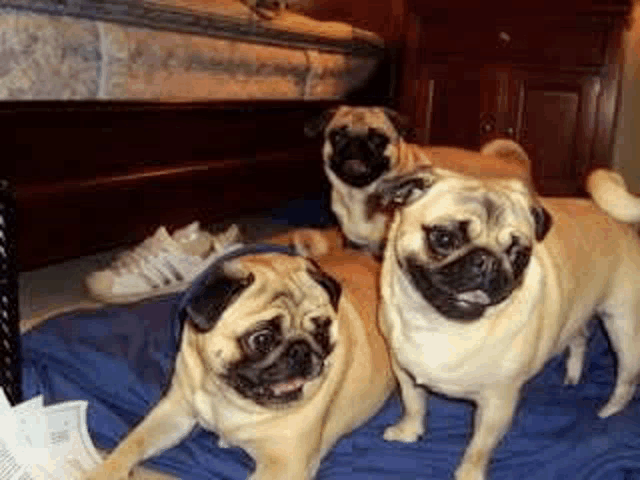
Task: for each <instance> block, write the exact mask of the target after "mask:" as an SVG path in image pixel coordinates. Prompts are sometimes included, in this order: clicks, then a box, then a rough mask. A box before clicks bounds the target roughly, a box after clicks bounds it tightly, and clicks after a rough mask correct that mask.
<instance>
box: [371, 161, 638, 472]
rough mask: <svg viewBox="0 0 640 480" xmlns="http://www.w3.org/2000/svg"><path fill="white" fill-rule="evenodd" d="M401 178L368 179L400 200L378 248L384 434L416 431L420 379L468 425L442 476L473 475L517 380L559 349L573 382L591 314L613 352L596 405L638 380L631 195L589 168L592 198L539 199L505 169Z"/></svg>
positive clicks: (504, 420) (610, 406)
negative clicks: (387, 373) (388, 392)
mask: <svg viewBox="0 0 640 480" xmlns="http://www.w3.org/2000/svg"><path fill="white" fill-rule="evenodd" d="M413 180H414V181H413V183H411V182H408V181H407V179H406V178H399V179H388V180H385V181H384V182H382V183H381V184H380V185H379V190H380V192H379V193H380V195H381V196H382V197H383V198H384V199H386V200H387V201H388V202H391V203H395V204H397V205H401V206H402V207H403V208H401V209H399V210H398V211H397V212H396V214H395V217H394V220H393V223H392V225H391V227H390V231H389V237H388V243H387V247H386V250H385V254H384V260H383V266H382V274H381V296H382V303H381V307H380V324H381V329H382V331H383V334H384V335H385V336H386V338H387V340H388V343H389V345H390V348H391V351H392V363H393V368H394V372H395V374H396V376H397V378H398V380H399V383H400V389H401V397H402V402H403V405H404V415H403V417H402V418H401V419H400V420H399V422H398V423H396V424H395V425H393V426H390V427H389V428H387V430H386V431H385V433H384V437H385V439H386V440H390V441H400V442H414V441H416V440H417V439H418V438H419V437H420V436H421V435H422V434H423V433H424V431H425V414H426V409H427V403H426V402H427V390H426V389H425V387H428V388H429V389H430V390H432V391H434V392H439V393H442V394H445V395H448V396H451V397H457V398H462V399H467V400H471V401H473V402H474V403H475V404H476V411H475V418H474V423H473V429H474V430H473V435H472V437H471V441H470V443H469V445H468V447H467V449H466V451H465V453H464V456H463V458H462V461H461V463H460V464H459V466H458V467H457V469H456V472H455V478H456V479H457V480H482V479H484V478H486V470H487V466H488V463H489V459H490V455H491V452H492V451H493V449H494V448H495V447H496V445H497V444H498V442H499V441H500V439H501V438H502V436H503V435H504V434H505V432H506V431H507V429H508V428H509V425H510V423H511V419H512V417H513V414H514V410H515V408H516V405H517V403H518V399H519V393H520V388H521V387H522V386H523V385H524V384H525V382H527V381H528V380H529V379H530V378H532V377H533V376H534V375H535V374H536V373H538V372H539V371H540V370H541V369H542V368H543V366H544V365H545V363H546V362H547V361H548V360H549V359H550V358H551V357H552V356H554V355H557V354H559V353H561V352H563V351H565V349H567V350H568V360H567V369H566V378H565V383H567V384H575V383H577V382H578V381H579V379H580V376H581V371H582V363H583V359H584V356H585V350H586V346H587V334H588V332H587V331H586V328H587V323H588V320H589V319H590V318H591V317H592V316H593V315H594V314H598V315H599V316H600V317H601V318H602V320H603V324H604V327H605V329H606V330H607V333H608V335H609V338H610V340H611V345H612V347H613V350H614V351H615V353H616V355H617V359H618V370H617V379H616V384H615V388H614V390H613V393H612V395H611V397H610V398H609V401H608V402H607V403H606V405H604V406H603V407H602V408H601V409H600V411H599V413H598V415H599V416H600V417H601V418H604V417H608V416H609V415H612V414H615V413H617V412H619V411H620V410H621V409H623V408H624V407H625V406H626V405H627V404H628V402H629V401H630V400H631V398H632V396H633V394H634V391H635V387H636V383H637V382H638V379H639V378H640V242H639V240H638V237H637V235H636V233H635V231H634V229H633V228H632V227H631V226H630V225H627V224H624V223H622V222H620V221H618V220H626V221H638V220H640V200H639V199H637V198H634V197H632V196H631V195H630V194H629V193H628V192H627V191H626V189H625V187H624V183H623V182H622V181H621V178H620V177H619V176H617V175H615V174H612V173H611V172H606V171H598V172H595V173H594V174H593V175H592V176H591V177H590V179H589V183H588V185H589V189H590V191H592V192H593V195H594V198H595V199H596V201H597V202H598V204H595V203H594V202H592V201H590V200H587V199H570V198H562V199H555V198H539V197H537V196H536V195H535V194H534V193H533V192H532V191H531V189H530V188H529V187H528V186H527V185H526V184H525V183H523V182H522V181H521V180H519V179H507V178H487V177H485V178H474V177H471V176H463V175H458V174H454V173H451V172H445V171H439V172H437V171H435V170H432V171H428V170H423V171H422V172H418V173H416V175H415V178H413ZM600 207H601V208H602V209H603V210H605V211H607V212H609V213H610V214H611V215H614V216H615V217H616V218H617V219H618V220H616V219H615V218H613V217H612V216H610V215H608V214H607V213H605V212H604V211H603V210H601V208H600Z"/></svg>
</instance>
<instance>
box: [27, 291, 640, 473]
mask: <svg viewBox="0 0 640 480" xmlns="http://www.w3.org/2000/svg"><path fill="white" fill-rule="evenodd" d="M178 300H179V295H173V296H170V297H165V298H162V299H156V300H153V301H149V302H147V303H144V304H137V305H133V306H128V307H110V308H104V309H101V310H98V311H92V312H77V313H74V314H69V315H63V316H60V317H57V318H54V319H51V320H49V321H48V322H47V323H45V324H44V325H43V326H41V327H40V328H38V329H36V330H34V331H32V332H29V333H27V334H25V335H24V336H23V355H24V391H25V397H26V398H30V397H32V396H34V395H37V394H43V395H44V396H45V401H46V402H47V403H51V402H56V401H61V400H67V399H87V400H89V402H90V404H89V410H88V425H89V429H90V432H91V436H92V438H93V439H94V442H95V443H96V445H97V446H99V447H101V448H112V447H113V446H114V445H115V444H116V443H117V441H118V440H119V439H121V438H122V437H123V435H124V434H125V432H126V431H127V430H128V428H129V427H131V426H132V425H134V424H135V423H136V422H138V421H139V420H140V419H141V418H142V417H143V416H144V414H145V413H146V412H147V411H148V410H149V408H150V407H151V406H152V405H153V404H154V402H156V401H157V399H158V398H159V396H160V395H161V392H162V388H163V387H164V385H165V384H166V382H167V379H168V372H169V371H170V365H171V361H172V358H173V356H174V354H175V351H176V347H177V340H178V328H177V327H178V326H177V325H176V323H175V322H174V320H173V313H174V310H175V309H176V306H177V303H178ZM589 352H590V355H589V357H588V359H587V365H586V368H585V375H584V377H583V381H582V382H581V384H580V385H578V386H576V387H565V386H563V385H562V380H563V375H564V361H563V359H561V358H556V359H553V360H552V361H551V362H550V363H549V364H548V366H547V368H546V369H545V370H544V371H543V372H542V373H541V374H540V375H539V376H537V377H536V378H534V379H533V380H532V381H531V382H530V383H529V384H528V385H527V388H526V390H525V391H524V392H523V400H522V402H521V405H520V408H519V409H518V412H517V415H516V418H515V421H514V424H513V427H512V428H511V430H510V431H509V433H508V434H507V436H506V437H505V439H504V441H503V442H502V444H501V445H500V447H499V448H498V449H497V450H496V451H495V454H494V457H493V461H492V464H491V469H490V478H491V479H495V480H498V479H504V480H506V479H519V478H527V479H539V480H549V479H576V480H577V479H590V480H595V479H602V480H631V479H640V402H639V401H638V397H637V396H636V399H635V400H634V402H633V403H632V404H631V405H630V406H629V407H628V408H627V409H625V410H624V411H623V412H622V413H621V414H619V415H616V416H614V417H611V418H609V419H606V420H600V419H598V418H597V416H596V411H597V409H598V407H599V406H601V405H602V404H603V403H604V402H605V400H606V398H607V395H608V394H609V392H610V390H611V388H612V382H613V373H614V361H613V357H612V354H611V352H610V351H609V350H608V345H607V342H606V340H605V338H604V335H603V334H602V331H601V330H600V328H599V327H598V328H596V329H595V332H594V334H593V336H592V338H591V340H590V349H589ZM400 413H401V409H400V403H399V400H398V398H397V396H395V395H394V396H393V397H392V398H391V399H390V400H389V402H387V404H386V405H385V407H384V408H383V409H382V411H381V412H379V414H378V415H376V416H375V417H374V418H373V419H371V420H370V421H369V422H368V423H367V424H366V425H364V426H363V427H361V428H359V429H358V430H357V431H355V432H353V433H352V434H351V435H349V436H347V437H346V438H344V439H343V440H342V441H340V442H339V443H338V444H337V445H336V447H335V448H334V449H333V450H332V452H331V453H330V454H329V456H328V457H327V458H326V459H325V461H324V462H323V463H322V467H321V468H320V471H319V473H318V479H345V480H346V479H349V480H360V479H361V480H365V479H367V480H375V479H448V478H451V473H452V472H453V469H454V467H455V465H456V463H457V461H458V459H459V458H460V455H461V453H462V451H463V449H464V447H465V445H466V443H467V440H468V436H469V432H470V428H471V413H472V408H471V406H470V405H469V404H467V403H465V402H459V401H453V400H449V399H445V398H440V397H433V398H432V400H431V403H430V406H429V426H428V434H427V435H426V437H425V438H424V439H423V440H421V441H419V442H417V443H415V444H411V445H402V444H395V443H387V442H384V441H383V440H382V437H381V435H382V431H383V429H384V427H385V426H386V425H388V424H390V423H392V422H394V421H395V420H396V419H397V418H398V416H399V415H400ZM149 464H150V465H152V466H153V467H155V468H157V469H160V470H163V471H166V472H170V473H173V474H176V475H178V476H180V477H181V478H182V479H184V480H205V479H206V480H211V479H244V478H245V477H246V475H247V473H248V472H249V470H250V469H251V468H252V467H253V462H252V460H251V459H250V458H249V457H248V456H247V455H246V454H245V453H244V452H243V451H242V450H240V449H238V448H231V449H221V448H218V447H217V446H216V439H215V436H214V435H212V434H210V433H208V432H205V431H202V430H196V431H194V433H193V434H192V435H191V436H190V437H189V438H188V439H187V440H186V441H184V442H183V443H182V444H180V445H179V446H177V447H175V448H173V449H171V450H170V451H167V452H166V453H164V454H162V455H160V456H158V457H156V458H154V459H152V460H150V461H149Z"/></svg>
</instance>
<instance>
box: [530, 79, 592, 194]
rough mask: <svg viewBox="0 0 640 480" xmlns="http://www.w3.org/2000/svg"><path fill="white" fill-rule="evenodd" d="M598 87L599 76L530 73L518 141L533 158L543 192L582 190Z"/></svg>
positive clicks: (534, 174)
mask: <svg viewBox="0 0 640 480" xmlns="http://www.w3.org/2000/svg"><path fill="white" fill-rule="evenodd" d="M600 88H601V80H600V78H599V77H597V76H582V77H580V76H577V75H574V76H571V75H565V76H562V77H561V76H553V77H549V76H540V75H530V76H529V77H528V79H527V82H526V100H525V105H524V109H525V112H524V115H523V118H524V130H525V132H524V134H523V137H524V139H523V140H524V141H523V142H522V143H523V144H524V145H525V147H526V148H527V150H528V151H529V154H530V155H531V158H532V159H533V165H532V168H533V176H534V179H535V184H536V186H537V188H538V189H539V190H540V191H541V193H543V194H545V195H581V194H583V193H584V189H583V185H582V184H583V180H584V178H583V177H584V175H585V174H586V173H587V170H589V169H590V167H591V163H592V162H591V159H592V156H593V151H592V149H593V143H594V139H595V132H596V119H597V114H598V108H597V107H598V94H599V91H600Z"/></svg>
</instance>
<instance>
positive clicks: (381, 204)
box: [367, 166, 436, 212]
mask: <svg viewBox="0 0 640 480" xmlns="http://www.w3.org/2000/svg"><path fill="white" fill-rule="evenodd" d="M435 181H436V174H435V173H434V172H433V169H432V168H431V167H429V166H422V167H420V168H419V169H417V170H415V171H414V172H412V173H408V174H402V175H396V176H392V177H388V178H383V179H382V180H381V181H380V182H379V183H378V185H377V187H376V189H375V190H374V192H373V193H372V194H371V195H369V198H368V199H367V202H368V205H367V207H368V209H369V211H370V212H371V211H373V210H395V209H396V208H400V207H404V206H406V205H409V204H411V203H413V202H415V201H416V200H418V199H419V198H421V197H422V196H423V195H424V194H425V193H427V191H429V189H430V188H431V186H432V185H433V184H434V183H435Z"/></svg>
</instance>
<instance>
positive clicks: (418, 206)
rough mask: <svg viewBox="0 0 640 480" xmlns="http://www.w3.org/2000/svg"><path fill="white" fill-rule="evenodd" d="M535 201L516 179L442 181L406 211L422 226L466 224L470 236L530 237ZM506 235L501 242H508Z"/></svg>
mask: <svg viewBox="0 0 640 480" xmlns="http://www.w3.org/2000/svg"><path fill="white" fill-rule="evenodd" d="M536 208H537V201H536V199H535V197H534V196H533V193H532V192H531V190H530V189H529V187H528V186H527V185H526V184H525V183H524V182H522V181H520V180H518V179H476V178H469V177H462V176H461V177H451V178H445V179H443V180H441V181H439V182H436V184H435V185H434V186H433V187H432V189H431V191H429V192H428V194H426V195H425V196H424V197H423V198H422V199H420V200H419V201H417V202H416V203H415V204H414V205H412V206H411V207H410V210H407V214H408V215H409V217H414V219H415V220H416V221H421V222H422V223H424V222H427V223H447V222H456V221H459V222H469V225H468V228H469V234H470V235H471V236H472V237H473V236H475V235H481V234H483V233H486V232H489V231H490V232H494V233H498V232H502V231H503V230H502V229H505V230H504V231H505V232H506V231H507V230H509V231H510V230H513V229H515V230H517V231H518V233H519V234H520V235H526V236H527V237H532V236H533V234H532V232H535V229H536V218H535V214H533V213H532V210H535V209H536ZM510 235H511V233H509V235H507V234H506V233H505V238H504V242H505V243H509V242H510Z"/></svg>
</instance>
